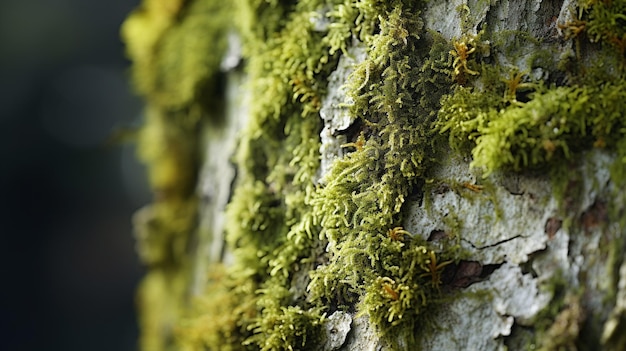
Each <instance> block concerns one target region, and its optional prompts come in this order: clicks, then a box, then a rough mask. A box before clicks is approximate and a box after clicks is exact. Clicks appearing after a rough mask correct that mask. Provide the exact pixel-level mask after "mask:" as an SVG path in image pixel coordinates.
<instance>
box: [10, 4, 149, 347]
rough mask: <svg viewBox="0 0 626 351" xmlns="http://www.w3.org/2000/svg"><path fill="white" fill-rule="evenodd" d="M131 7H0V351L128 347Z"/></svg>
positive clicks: (133, 167)
mask: <svg viewBox="0 0 626 351" xmlns="http://www.w3.org/2000/svg"><path fill="white" fill-rule="evenodd" d="M138 3H139V0H108V1H99V0H2V1H0V133H1V135H0V152H1V156H0V157H1V158H0V177H1V178H0V179H1V180H0V204H1V206H2V208H1V209H0V234H1V240H2V241H1V244H0V250H1V251H0V259H1V261H0V267H1V268H0V269H1V272H2V275H1V276H0V291H1V295H0V308H1V310H0V323H1V324H0V336H1V339H0V349H2V350H64V351H73V350H81V351H84V350H90V351H93V350H96V351H97V350H107V351H110V350H117V351H120V350H135V349H136V338H137V333H138V330H137V322H136V318H135V311H134V292H135V289H136V287H137V284H138V281H139V279H140V277H141V275H142V268H141V265H140V263H139V262H138V259H137V257H136V255H135V252H134V240H133V238H132V229H131V216H132V213H133V212H134V211H135V210H136V209H138V208H139V207H141V206H142V205H144V204H146V203H148V202H149V201H150V194H149V191H148V189H147V185H146V183H145V181H144V179H145V175H144V170H143V168H142V167H141V166H140V165H139V164H138V163H137V161H136V160H135V158H134V150H133V146H132V145H112V146H111V145H107V144H106V142H107V139H108V138H109V137H110V136H111V134H112V132H113V131H114V130H116V129H118V128H127V127H133V126H137V125H138V124H139V122H140V119H141V105H142V103H141V101H140V99H139V98H137V97H136V96H134V95H133V94H132V91H131V90H132V89H130V87H129V84H128V68H129V62H128V61H127V60H126V59H125V56H124V47H123V44H122V42H121V40H120V36H119V27H120V25H121V23H122V21H123V20H124V18H125V17H126V15H127V14H128V13H129V12H130V11H131V10H132V9H133V8H134V7H136V6H137V5H138Z"/></svg>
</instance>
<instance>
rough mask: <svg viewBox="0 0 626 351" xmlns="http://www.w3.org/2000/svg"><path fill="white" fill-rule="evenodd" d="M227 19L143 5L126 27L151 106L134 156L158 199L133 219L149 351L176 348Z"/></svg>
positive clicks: (172, 5) (199, 8)
mask: <svg viewBox="0 0 626 351" xmlns="http://www.w3.org/2000/svg"><path fill="white" fill-rule="evenodd" d="M224 4H226V5H224ZM228 11H229V6H228V5H227V3H222V2H218V1H211V0H194V1H178V0H173V1H157V0H145V1H143V3H142V4H141V6H140V7H139V8H138V9H137V10H135V11H134V12H133V13H132V14H131V16H129V18H128V19H127V20H126V22H125V23H124V25H123V27H122V35H123V37H124V41H125V42H126V44H127V53H128V56H129V58H130V59H131V60H132V61H133V66H132V70H131V73H132V78H133V83H134V85H135V87H136V89H137V91H138V92H139V93H140V94H141V95H143V96H144V97H145V99H146V101H147V107H146V112H145V118H144V124H143V126H142V127H141V129H140V130H139V132H138V147H137V148H138V154H139V158H140V159H141V161H142V162H144V163H145V164H146V165H147V169H148V175H149V178H150V185H151V188H152V190H153V193H154V197H155V199H154V202H153V204H151V205H149V206H148V207H146V208H145V209H142V210H141V211H140V212H139V213H138V214H137V215H136V217H135V233H136V236H137V239H138V250H139V253H140V255H141V258H142V260H143V261H144V263H145V264H146V265H147V266H148V273H147V274H146V277H145V278H144V280H143V282H142V283H141V284H140V287H139V289H138V293H137V294H138V305H139V322H140V327H141V337H140V342H139V343H140V347H141V348H142V349H144V350H153V351H159V350H166V349H171V348H173V347H175V343H174V339H173V326H174V325H175V324H176V323H177V322H178V321H179V319H180V318H181V316H182V314H183V311H184V309H185V305H186V303H185V301H186V298H185V297H186V296H187V294H188V289H189V272H190V269H191V267H190V262H191V261H190V254H189V252H188V251H187V250H188V245H189V238H190V236H191V233H193V231H194V228H195V223H196V213H197V199H196V196H195V194H194V189H195V185H196V178H197V170H198V169H199V154H200V153H199V147H200V146H199V137H198V136H199V129H200V125H201V123H202V122H203V121H204V120H208V119H210V118H211V117H212V119H213V120H215V118H216V117H218V116H217V115H216V114H215V113H214V112H213V111H214V110H215V107H216V106H218V103H217V101H218V95H219V94H215V92H216V90H215V88H216V86H217V82H218V71H219V63H220V61H221V59H222V53H223V51H224V49H225V43H226V41H225V32H226V30H227V29H228V25H227V22H226V21H227V18H228V17H229V16H228V15H227V13H228ZM155 306H159V307H158V308H155Z"/></svg>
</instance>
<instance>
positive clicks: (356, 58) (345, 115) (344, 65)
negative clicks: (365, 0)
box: [320, 42, 366, 178]
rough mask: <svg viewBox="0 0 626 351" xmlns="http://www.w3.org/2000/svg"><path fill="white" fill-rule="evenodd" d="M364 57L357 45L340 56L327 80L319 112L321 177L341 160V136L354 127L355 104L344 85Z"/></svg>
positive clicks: (362, 50) (361, 47) (359, 44)
mask: <svg viewBox="0 0 626 351" xmlns="http://www.w3.org/2000/svg"><path fill="white" fill-rule="evenodd" d="M357 43H358V44H357ZM365 57H366V52H365V48H364V46H363V44H361V43H359V42H356V43H355V44H354V45H353V46H352V47H350V49H348V55H343V56H341V58H340V59H339V64H338V65H337V69H336V70H335V71H334V72H333V73H331V74H330V76H329V77H328V94H327V95H326V96H325V97H324V98H323V99H322V107H321V108H320V116H321V117H322V119H323V120H324V129H323V130H322V132H321V133H320V137H321V142H322V145H321V146H320V154H321V164H320V174H321V177H323V176H324V175H325V174H326V173H327V172H328V170H329V169H330V166H331V164H332V163H333V161H334V160H335V159H337V158H340V157H343V150H342V148H341V145H343V144H345V143H346V142H347V140H346V137H345V136H344V135H341V134H340V133H341V132H342V131H345V130H346V129H347V128H348V127H350V125H352V123H354V117H353V116H350V111H349V109H350V105H352V104H353V103H354V101H352V99H351V98H349V97H348V96H347V91H346V86H345V85H346V83H348V81H349V79H350V75H351V74H352V72H354V68H355V66H356V65H357V64H359V63H361V62H363V61H364V60H365ZM321 177H320V178H321Z"/></svg>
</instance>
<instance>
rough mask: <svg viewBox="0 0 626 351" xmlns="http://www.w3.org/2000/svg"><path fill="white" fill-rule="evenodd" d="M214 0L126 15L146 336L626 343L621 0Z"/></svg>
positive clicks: (339, 344) (329, 346)
mask: <svg viewBox="0 0 626 351" xmlns="http://www.w3.org/2000/svg"><path fill="white" fill-rule="evenodd" d="M218 3H219V2H217V1H211V0H190V1H187V2H185V1H182V0H180V1H174V0H172V1H169V2H168V1H165V0H161V1H156V0H155V1H144V3H143V5H142V7H140V9H138V10H137V11H136V12H135V13H133V14H132V15H131V16H130V17H129V19H128V20H127V22H126V24H125V26H124V29H123V34H124V37H125V40H126V41H127V42H128V47H129V56H130V57H131V58H132V59H133V61H134V66H133V78H134V81H135V83H136V85H137V88H138V90H139V92H140V93H141V94H143V95H144V96H145V97H146V103H147V106H148V107H147V111H148V112H147V113H146V123H145V126H144V127H143V128H142V130H141V131H140V132H139V139H138V140H139V141H138V143H139V149H140V157H141V158H142V159H143V160H144V161H146V163H147V165H148V167H149V170H150V172H149V173H150V176H151V181H152V184H153V188H154V191H155V201H154V203H153V204H151V205H149V206H147V207H146V208H145V209H142V210H140V211H139V213H138V214H137V215H136V216H135V223H136V234H137V238H138V250H139V253H140V255H141V257H142V258H143V260H144V262H145V263H146V265H147V266H148V267H149V270H148V273H147V275H146V277H145V279H144V281H143V283H142V286H141V287H140V288H139V291H138V301H139V313H140V322H141V328H142V335H141V340H140V344H141V348H142V349H144V350H151V351H152V350H165V349H181V350H204V349H211V350H212V349H228V350H231V349H232V350H239V349H262V350H274V349H290V350H301V349H311V350H378V349H408V350H413V349H426V350H460V349H467V350H504V349H509V350H525V349H541V350H578V349H580V350H587V349H605V350H623V349H626V338H624V337H623V335H624V333H623V331H624V330H626V314H625V309H626V263H624V249H625V245H626V240H624V239H625V238H626V220H625V219H624V218H625V217H624V209H625V208H624V207H625V204H626V199H625V198H624V192H623V186H624V184H625V182H624V180H625V179H626V178H624V175H625V174H626V173H624V170H625V165H626V142H624V140H626V138H625V137H626V135H625V134H626V121H624V116H625V115H626V107H625V106H626V105H624V103H623V101H625V100H623V99H624V98H626V93H625V92H624V91H625V89H624V88H626V82H625V77H626V75H625V69H626V59H625V56H624V53H625V50H624V48H626V30H625V29H624V23H626V21H625V18H626V1H617V0H613V1H582V0H581V1H578V2H577V1H567V0H566V1H546V0H534V1H516V0H509V1H491V2H489V1H461V0H457V1H441V2H436V1H431V2H416V1H400V0H397V1H391V0H390V1H374V0H361V1H343V0H342V1H339V0H335V1H316V0H309V1H280V2H279V1H269V0H268V1H252V0H250V1H248V0H239V1H234V2H233V3H232V4H229V5H219V4H218ZM231 19H232V20H231Z"/></svg>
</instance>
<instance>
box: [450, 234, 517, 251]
mask: <svg viewBox="0 0 626 351" xmlns="http://www.w3.org/2000/svg"><path fill="white" fill-rule="evenodd" d="M517 238H527V237H526V236H523V235H521V234H518V235H515V236H513V237H510V238H507V239H504V240H500V241H498V242H496V243H493V244H489V245H485V246H476V245H475V244H474V243H473V242H471V241H469V240H467V239H463V238H461V240H462V241H464V242H466V243H468V244H470V246H471V247H473V248H474V249H476V250H484V249H489V248H492V247H495V246H498V245H502V244H504V243H507V242H509V241H512V240H515V239H517Z"/></svg>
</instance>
